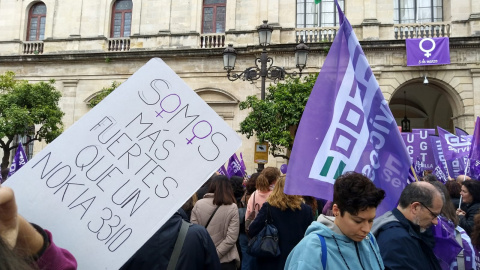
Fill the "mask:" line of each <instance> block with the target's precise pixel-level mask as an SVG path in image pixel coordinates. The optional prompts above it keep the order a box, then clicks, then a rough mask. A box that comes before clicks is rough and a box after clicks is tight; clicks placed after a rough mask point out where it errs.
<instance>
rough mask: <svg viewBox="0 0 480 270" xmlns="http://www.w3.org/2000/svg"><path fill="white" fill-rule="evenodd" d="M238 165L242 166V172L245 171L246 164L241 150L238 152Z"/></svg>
mask: <svg viewBox="0 0 480 270" xmlns="http://www.w3.org/2000/svg"><path fill="white" fill-rule="evenodd" d="M240 166H241V167H242V171H244V172H246V171H247V166H245V162H244V161H243V155H242V152H240Z"/></svg>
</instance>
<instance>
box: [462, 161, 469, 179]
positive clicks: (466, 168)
mask: <svg viewBox="0 0 480 270" xmlns="http://www.w3.org/2000/svg"><path fill="white" fill-rule="evenodd" d="M469 169H470V158H468V159H467V165H466V167H465V173H464V174H463V181H465V178H466V177H467V170H469Z"/></svg>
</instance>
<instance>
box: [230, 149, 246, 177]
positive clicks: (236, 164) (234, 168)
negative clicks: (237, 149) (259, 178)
mask: <svg viewBox="0 0 480 270" xmlns="http://www.w3.org/2000/svg"><path fill="white" fill-rule="evenodd" d="M244 175H245V172H244V171H243V170H242V165H240V161H239V160H238V157H237V154H235V153H234V154H233V155H232V156H231V157H230V159H229V160H228V165H227V176H228V177H229V178H230V177H232V176H240V177H243V176H244Z"/></svg>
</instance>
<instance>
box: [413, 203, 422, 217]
mask: <svg viewBox="0 0 480 270" xmlns="http://www.w3.org/2000/svg"><path fill="white" fill-rule="evenodd" d="M419 207H422V205H421V204H420V203H419V202H413V203H411V204H410V212H411V213H412V214H414V215H416V214H417V212H418V211H420V210H419Z"/></svg>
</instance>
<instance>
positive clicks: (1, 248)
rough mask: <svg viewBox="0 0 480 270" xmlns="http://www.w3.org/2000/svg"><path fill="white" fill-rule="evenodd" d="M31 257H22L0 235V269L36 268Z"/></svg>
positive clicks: (19, 269) (25, 269) (26, 269)
mask: <svg viewBox="0 0 480 270" xmlns="http://www.w3.org/2000/svg"><path fill="white" fill-rule="evenodd" d="M30 265H33V261H32V260H31V259H23V258H21V257H20V256H19V254H18V253H16V252H14V251H13V250H11V249H10V248H9V247H8V245H7V244H6V243H5V242H4V241H3V239H2V238H1V237H0V268H1V269H2V270H32V269H36V268H35V267H34V266H30Z"/></svg>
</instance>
